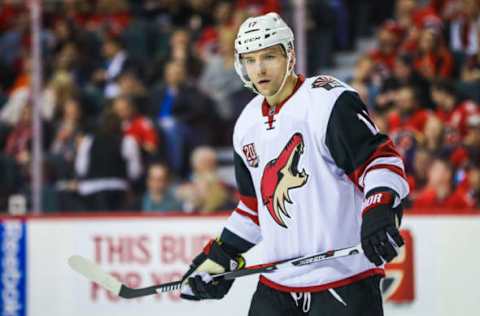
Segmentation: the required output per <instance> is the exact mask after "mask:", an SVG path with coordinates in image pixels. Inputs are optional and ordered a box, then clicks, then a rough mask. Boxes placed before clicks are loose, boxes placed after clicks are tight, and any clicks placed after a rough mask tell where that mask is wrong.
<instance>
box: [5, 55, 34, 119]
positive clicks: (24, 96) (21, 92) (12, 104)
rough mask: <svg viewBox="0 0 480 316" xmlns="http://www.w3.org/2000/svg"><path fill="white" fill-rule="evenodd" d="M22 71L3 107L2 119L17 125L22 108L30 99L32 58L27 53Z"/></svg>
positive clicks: (23, 60)
mask: <svg viewBox="0 0 480 316" xmlns="http://www.w3.org/2000/svg"><path fill="white" fill-rule="evenodd" d="M20 68H21V71H20V72H19V74H18V75H17V77H16V78H15V81H14V83H13V86H12V87H11V88H10V93H9V94H8V99H7V101H6V103H5V104H4V105H3V107H2V108H1V112H0V120H1V121H2V122H3V123H6V124H8V125H15V124H16V123H17V122H18V120H19V119H20V115H21V113H22V109H23V108H24V107H25V106H26V104H28V102H29V99H30V72H31V68H32V64H31V58H30V56H29V55H25V56H24V57H23V59H22V62H21V67H20Z"/></svg>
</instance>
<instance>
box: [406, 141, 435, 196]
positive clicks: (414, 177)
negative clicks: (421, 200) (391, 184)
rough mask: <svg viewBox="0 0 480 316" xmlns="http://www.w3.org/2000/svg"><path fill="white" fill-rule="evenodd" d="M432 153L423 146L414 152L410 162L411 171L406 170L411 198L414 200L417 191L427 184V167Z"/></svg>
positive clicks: (430, 161)
mask: <svg viewBox="0 0 480 316" xmlns="http://www.w3.org/2000/svg"><path fill="white" fill-rule="evenodd" d="M432 157H433V156H432V154H431V153H430V152H429V151H428V150H426V149H423V148H419V149H417V150H416V152H415V158H414V161H413V164H412V167H413V168H412V170H411V172H408V171H407V180H408V184H409V186H410V190H411V192H412V194H411V199H413V200H415V198H416V195H417V193H418V191H420V190H422V189H423V188H424V187H425V185H426V184H427V179H428V169H429V167H430V165H431V163H432Z"/></svg>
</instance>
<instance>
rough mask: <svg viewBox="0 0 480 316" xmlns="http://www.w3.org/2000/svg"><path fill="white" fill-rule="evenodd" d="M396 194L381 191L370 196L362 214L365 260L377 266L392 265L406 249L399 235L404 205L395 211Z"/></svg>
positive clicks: (366, 200) (384, 190) (372, 192)
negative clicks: (403, 247)
mask: <svg viewBox="0 0 480 316" xmlns="http://www.w3.org/2000/svg"><path fill="white" fill-rule="evenodd" d="M395 196H396V193H395V192H394V191H392V190H391V189H387V188H379V189H374V190H372V191H370V192H368V193H367V195H366V196H365V201H364V205H363V211H362V216H363V220H362V227H361V239H362V248H363V251H364V253H365V256H366V257H367V258H368V260H370V261H371V262H372V263H374V264H375V265H377V266H379V265H382V264H383V263H384V262H390V261H391V260H392V259H393V258H395V257H396V256H397V254H398V253H397V249H396V248H398V247H401V246H402V245H403V239H402V236H400V233H399V231H398V227H399V226H400V222H401V219H402V211H403V209H402V204H401V203H400V204H399V206H397V207H395V208H394V207H393V205H394V201H395Z"/></svg>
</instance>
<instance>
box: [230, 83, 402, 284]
mask: <svg viewBox="0 0 480 316" xmlns="http://www.w3.org/2000/svg"><path fill="white" fill-rule="evenodd" d="M233 143H234V149H235V173H236V178H237V184H238V187H239V191H240V194H241V199H240V203H239V205H238V207H237V209H236V210H235V211H234V212H232V214H231V216H230V218H229V219H228V221H227V224H226V226H225V229H224V231H223V233H222V236H221V239H223V240H224V241H225V242H226V243H229V244H236V245H237V247H238V248H239V249H241V248H243V250H246V249H248V248H249V247H251V246H253V245H255V244H257V243H259V242H260V241H262V245H263V250H264V255H263V261H264V262H271V261H277V260H282V259H287V258H294V257H297V256H304V255H308V254H312V253H315V252H319V251H327V250H331V249H336V248H343V247H348V246H352V245H355V244H358V243H360V224H361V211H362V202H363V198H364V192H365V193H366V192H368V191H370V190H371V189H373V188H378V187H388V188H390V189H393V190H394V191H395V192H397V193H398V197H399V198H400V199H403V198H405V197H406V195H407V194H408V185H407V182H406V181H405V175H404V167H403V163H402V160H401V158H400V156H399V155H398V153H397V152H396V151H395V149H394V148H393V144H392V142H391V141H390V140H389V139H388V137H387V136H385V135H383V134H381V133H379V132H378V130H377V128H376V127H375V125H374V124H373V122H372V121H371V120H370V118H369V116H368V113H367V109H366V107H365V105H364V104H363V103H362V102H361V100H360V99H359V97H358V95H357V93H356V92H355V91H354V90H353V89H352V88H351V87H349V86H348V85H347V84H345V83H343V82H341V81H339V80H337V79H335V78H333V77H329V76H319V77H315V78H308V79H304V78H303V77H302V76H300V77H299V80H298V81H297V85H296V87H295V90H294V92H293V94H292V95H291V96H290V97H289V98H287V99H286V100H285V101H284V102H283V103H282V104H280V105H279V106H277V107H276V108H273V109H272V108H270V107H269V105H268V104H267V103H266V101H265V98H264V97H262V96H257V97H255V98H254V99H253V100H252V101H251V102H250V103H249V104H248V105H247V106H246V107H245V109H244V110H243V112H242V114H241V115H240V117H239V118H238V120H237V123H236V126H235V130H234V136H233ZM374 274H383V269H382V268H377V267H375V266H374V265H373V264H372V263H370V262H369V261H368V260H367V258H366V257H365V256H362V255H357V256H349V257H345V258H340V259H335V260H331V261H328V262H326V263H321V264H312V265H307V266H304V267H298V268H292V269H286V270H278V271H274V272H272V273H268V274H265V275H262V276H261V277H260V282H262V283H264V284H266V285H267V286H270V287H272V288H275V289H278V290H280V291H288V292H303V291H309V292H315V291H322V290H325V289H328V288H335V287H339V286H343V285H346V284H350V283H352V282H355V281H357V280H360V279H362V278H366V277H368V276H371V275H374Z"/></svg>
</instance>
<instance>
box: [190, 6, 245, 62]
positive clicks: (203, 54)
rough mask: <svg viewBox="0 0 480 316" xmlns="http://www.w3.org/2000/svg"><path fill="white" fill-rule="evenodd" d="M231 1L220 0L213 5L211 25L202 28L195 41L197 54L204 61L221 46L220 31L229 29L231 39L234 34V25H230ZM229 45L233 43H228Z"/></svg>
mask: <svg viewBox="0 0 480 316" xmlns="http://www.w3.org/2000/svg"><path fill="white" fill-rule="evenodd" d="M233 12H234V11H233V3H232V1H228V0H220V1H218V2H217V3H216V4H215V5H214V7H213V14H212V16H213V17H214V21H213V25H212V26H210V27H206V28H204V29H203V31H202V33H201V34H200V35H199V38H198V40H197V43H196V47H195V48H196V50H197V52H198V55H199V56H200V58H201V59H202V60H203V61H204V62H208V60H209V59H210V57H212V55H216V54H218V53H220V54H222V53H221V52H219V50H221V49H222V48H221V47H220V46H221V45H222V44H221V43H220V40H221V39H220V37H221V33H223V32H226V31H228V30H230V32H232V33H233V39H235V35H236V28H235V27H236V26H232V21H233V20H232V18H233ZM230 45H233V41H232V43H230Z"/></svg>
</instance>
